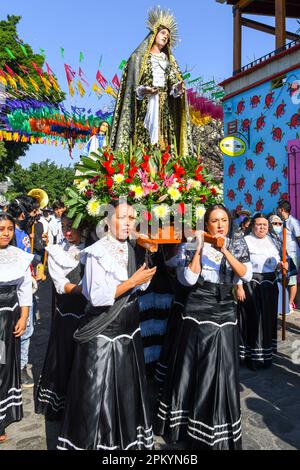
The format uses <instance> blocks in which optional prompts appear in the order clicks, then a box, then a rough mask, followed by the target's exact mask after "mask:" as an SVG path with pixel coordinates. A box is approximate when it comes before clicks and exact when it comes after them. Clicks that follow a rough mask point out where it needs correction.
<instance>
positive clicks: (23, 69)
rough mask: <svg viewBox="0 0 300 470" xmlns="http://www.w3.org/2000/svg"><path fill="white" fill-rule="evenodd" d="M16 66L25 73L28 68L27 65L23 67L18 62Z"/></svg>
mask: <svg viewBox="0 0 300 470" xmlns="http://www.w3.org/2000/svg"><path fill="white" fill-rule="evenodd" d="M18 66H19V67H20V69H21V70H22V72H23V73H25V74H27V73H28V68H27V67H24V65H20V64H18Z"/></svg>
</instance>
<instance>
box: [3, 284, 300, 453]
mask: <svg viewBox="0 0 300 470" xmlns="http://www.w3.org/2000/svg"><path fill="white" fill-rule="evenodd" d="M49 289H50V283H49V281H47V282H46V283H44V284H43V285H42V286H41V288H40V291H39V297H40V302H39V310H40V312H41V320H40V324H38V325H36V327H35V333H34V336H33V338H32V341H31V349H30V358H29V359H30V362H31V364H32V368H31V373H32V376H33V378H34V381H35V383H37V380H38V377H39V373H40V371H41V367H42V365H43V360H44V355H45V349H46V347H47V340H48V333H49V328H50V305H49V302H48V303H45V301H44V300H43V298H46V299H49V297H50V296H49ZM286 336H287V339H286V341H284V342H282V341H281V331H278V340H279V341H278V353H277V355H276V356H275V358H274V362H273V366H272V368H270V369H266V370H261V371H251V370H248V369H246V368H242V369H241V381H240V383H241V404H242V427H243V448H244V449H248V450H263V449H266V450H271V449H273V450H275V449H279V450H280V449H285V450H292V449H300V419H299V417H300V312H299V311H297V312H296V313H295V314H293V315H289V316H287V335H286ZM33 393H34V392H33V389H32V388H31V389H25V390H23V405H24V418H23V420H22V421H21V422H19V423H14V424H12V425H11V426H9V428H7V434H8V440H7V441H6V442H5V443H3V444H1V446H0V449H1V450H46V449H47V448H48V449H55V445H56V436H57V433H58V429H59V426H58V425H57V424H55V423H47V424H45V420H44V417H43V416H42V415H36V414H35V413H34V406H33ZM156 448H157V449H178V448H180V446H179V445H173V446H166V444H164V441H163V440H162V439H161V438H157V440H156Z"/></svg>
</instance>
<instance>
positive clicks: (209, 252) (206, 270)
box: [176, 243, 252, 286]
mask: <svg viewBox="0 0 300 470" xmlns="http://www.w3.org/2000/svg"><path fill="white" fill-rule="evenodd" d="M186 245H187V244H186V243H182V244H181V245H180V247H179V250H178V254H177V268H176V271H177V278H178V281H179V282H180V283H181V284H183V285H185V286H193V285H194V284H196V282H197V281H198V278H199V276H200V277H201V279H203V281H208V282H212V283H214V284H218V283H219V282H220V266H221V261H222V259H223V256H224V255H223V254H222V253H221V252H220V251H218V250H216V249H215V248H214V247H213V246H212V245H210V244H209V243H204V245H203V249H202V258H201V272H200V273H199V274H197V273H193V272H192V271H191V270H190V268H189V267H188V266H186V250H187V248H186ZM226 264H227V266H229V264H228V261H226ZM243 264H244V265H245V266H246V269H247V270H246V273H245V275H244V276H243V277H242V278H239V277H238V276H234V279H233V283H234V284H239V283H241V282H242V281H245V282H249V281H250V280H251V278H252V266H251V263H250V262H248V263H243Z"/></svg>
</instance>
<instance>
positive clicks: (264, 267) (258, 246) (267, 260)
mask: <svg viewBox="0 0 300 470" xmlns="http://www.w3.org/2000/svg"><path fill="white" fill-rule="evenodd" d="M245 240H246V243H247V245H248V248H249V251H250V261H251V263H252V269H253V272H254V273H273V272H274V271H275V269H276V267H277V265H278V263H279V262H280V254H279V251H278V249H277V247H276V246H275V245H274V243H273V241H272V240H271V238H270V236H269V235H267V236H266V237H264V238H258V237H256V236H255V235H254V234H252V233H251V234H250V235H247V236H246V237H245Z"/></svg>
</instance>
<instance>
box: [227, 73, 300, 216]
mask: <svg viewBox="0 0 300 470" xmlns="http://www.w3.org/2000/svg"><path fill="white" fill-rule="evenodd" d="M297 80H298V81H299V82H297ZM292 84H294V86H295V85H296V86H297V85H299V87H300V67H299V68H298V69H295V70H293V71H291V72H290V73H288V74H287V75H286V82H285V83H284V85H283V86H282V87H280V88H276V89H273V90H272V89H271V85H272V84H271V82H270V81H269V82H265V83H263V84H261V85H259V86H256V87H254V88H251V89H250V90H248V91H246V92H244V93H241V94H238V95H236V96H234V97H233V98H230V99H229V100H226V101H225V102H224V130H225V136H226V135H228V134H227V123H228V122H231V121H234V120H235V119H237V120H238V131H239V132H240V133H241V134H242V136H244V140H245V139H246V138H247V131H246V128H247V126H249V130H250V133H249V135H250V147H249V146H248V145H247V150H246V152H245V153H244V155H241V156H239V157H228V156H226V155H224V200H225V204H226V206H227V207H228V208H229V209H235V208H237V207H238V208H240V207H241V206H242V207H243V208H244V209H248V210H249V211H250V212H251V213H252V214H253V213H255V212H256V211H264V212H266V213H269V212H272V211H273V210H274V209H275V208H276V206H277V202H278V200H279V199H280V198H288V154H287V142H288V140H293V139H296V138H299V137H300V92H299V90H300V88H299V90H298V92H295V91H293V90H294V89H292ZM228 108H229V110H228ZM230 108H231V111H230ZM236 135H238V136H239V137H242V136H241V135H240V134H236Z"/></svg>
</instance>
